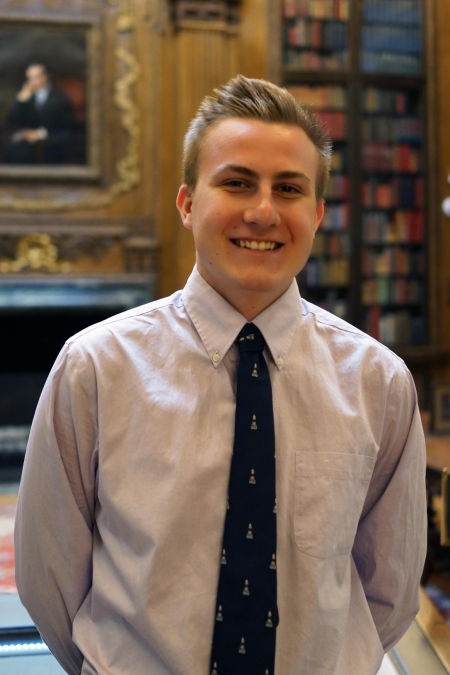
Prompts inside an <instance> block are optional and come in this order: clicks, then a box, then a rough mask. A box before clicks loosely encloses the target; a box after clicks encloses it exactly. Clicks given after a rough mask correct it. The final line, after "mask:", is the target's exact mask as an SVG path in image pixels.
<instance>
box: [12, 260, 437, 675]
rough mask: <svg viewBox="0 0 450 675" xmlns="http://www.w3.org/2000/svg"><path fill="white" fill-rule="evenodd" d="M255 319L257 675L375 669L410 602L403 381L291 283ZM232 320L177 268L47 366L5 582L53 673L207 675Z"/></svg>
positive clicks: (420, 524) (412, 447) (413, 438)
mask: <svg viewBox="0 0 450 675" xmlns="http://www.w3.org/2000/svg"><path fill="white" fill-rule="evenodd" d="M254 323H255V324H256V325H257V326H258V328H259V329H260V330H261V332H262V333H263V335H264V338H265V340H266V359H267V361H268V365H269V369H270V375H271V381H272V390H273V401H274V418H275V435H276V470H277V523H278V535H277V536H278V541H277V575H278V577H277V578H278V606H279V612H280V624H279V627H278V630H277V649H276V668H275V673H276V675H375V673H376V672H377V671H378V668H379V666H380V663H381V661H382V657H383V652H384V651H387V650H388V649H389V648H390V647H391V646H392V645H393V644H394V643H395V642H396V641H397V640H398V639H399V638H400V637H401V636H402V635H403V633H404V632H405V631H406V629H407V628H408V626H409V625H410V623H411V622H412V620H413V617H414V616H415V614H416V612H417V610H418V607H419V597H418V589H419V578H420V574H421V570H422V566H423V562H424V557H425V549H426V504H425V480H424V474H425V444H424V437H423V432H422V427H421V423H420V417H419V412H418V409H417V403H416V393H415V388H414V384H413V381H412V378H411V375H410V373H409V371H408V370H407V368H406V367H405V365H404V363H403V361H401V359H399V358H398V357H397V356H395V355H394V354H393V353H392V352H391V351H389V350H388V349H387V348H386V347H384V346H382V345H380V344H379V343H378V342H376V341H375V340H373V339H372V338H370V337H368V336H367V335H365V334H364V333H362V332H360V331H359V330H357V329H356V328H353V327H352V326H350V325H349V324H347V323H345V322H344V321H342V320H340V319H338V318H336V317H335V316H333V315H332V314H329V313H327V312H326V311H324V310H322V309H319V308H318V307H316V306H314V305H312V304H310V303H308V302H305V301H303V300H301V298H300V296H299V293H298V289H297V286H296V284H295V282H293V283H292V286H291V287H290V288H289V289H288V290H287V291H286V292H285V293H284V295H282V296H281V297H280V298H279V299H278V300H277V301H276V302H275V303H274V304H273V305H271V306H270V307H268V308H267V309H266V310H265V311H264V312H262V313H261V314H260V315H259V316H258V317H257V318H256V319H255V320H254ZM244 324H245V318H244V317H243V316H242V315H241V314H239V313H238V312H237V311H236V310H235V309H234V308H233V307H231V306H230V305H229V304H228V303H227V302H226V301H225V300H224V299H223V298H222V297H221V296H219V295H218V294H217V293H216V291H214V290H213V289H212V288H211V287H210V286H209V285H208V284H207V283H206V282H205V281H204V280H203V279H202V278H201V277H200V275H199V274H198V272H197V271H196V269H194V272H193V273H192V275H191V277H190V278H189V281H188V282H187V284H186V287H185V288H184V290H183V291H180V292H177V293H175V294H174V295H173V296H171V297H169V298H165V299H163V300H158V301H156V302H152V303H150V304H148V305H144V306H143V307H138V308H136V309H133V310H130V311H128V312H125V313H123V314H119V315H118V316H115V317H112V318H110V319H108V320H106V321H103V322H102V323H100V324H97V325H95V326H91V327H90V328H87V329H86V330H84V331H82V332H81V333H79V334H78V335H76V336H75V337H73V338H71V339H70V340H68V341H67V343H66V344H65V346H64V348H63V350H62V351H61V353H60V355H59V357H58V359H57V361H56V363H55V365H54V367H53V370H52V372H51V374H50V377H49V379H48V381H47V384H46V385H45V388H44V391H43V394H42V397H41V400H40V402H39V405H38V409H37V412H36V416H35V420H34V423H33V427H32V431H31V436H30V442H29V447H28V450H27V454H26V460H25V466H24V473H23V479H22V483H21V487H20V494H19V504H18V513H17V520H16V556H17V569H16V574H17V585H18V588H19V593H20V597H21V599H22V601H23V603H24V604H25V606H26V607H27V609H28V611H29V613H30V615H31V617H32V618H33V620H34V621H35V622H36V625H37V626H38V628H39V630H40V631H41V633H42V636H43V638H44V640H45V641H46V642H47V644H48V645H49V647H50V649H51V650H52V652H53V653H54V654H55V656H56V658H57V659H58V660H59V661H60V662H61V664H62V665H63V667H64V668H65V669H66V670H67V672H68V673H70V674H71V675H75V673H80V672H81V673H82V675H208V674H209V657H210V649H211V640H212V634H213V625H214V620H215V610H216V607H215V604H216V590H217V583H218V575H219V566H220V558H221V549H222V534H223V526H224V519H225V510H226V504H227V486H228V476H229V468H230V459H231V452H232V447H233V434H234V414H235V378H236V365H237V359H238V353H237V349H236V346H235V345H234V340H235V338H236V336H237V334H238V333H239V331H240V329H241V328H242V326H243V325H244ZM254 536H255V537H258V536H264V533H262V532H254ZM261 675H264V674H263V673H262V674H261Z"/></svg>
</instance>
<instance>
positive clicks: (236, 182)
mask: <svg viewBox="0 0 450 675" xmlns="http://www.w3.org/2000/svg"><path fill="white" fill-rule="evenodd" d="M224 185H225V186H226V187H231V188H245V187H247V184H246V183H244V181H243V180H241V179H240V178H231V179H230V180H226V181H225V182H224Z"/></svg>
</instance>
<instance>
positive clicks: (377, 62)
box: [361, 51, 422, 75]
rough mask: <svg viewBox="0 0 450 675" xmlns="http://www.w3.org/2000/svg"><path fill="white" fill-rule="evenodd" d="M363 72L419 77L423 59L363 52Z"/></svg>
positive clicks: (413, 56)
mask: <svg viewBox="0 0 450 675" xmlns="http://www.w3.org/2000/svg"><path fill="white" fill-rule="evenodd" d="M361 70H362V71H363V72H364V73H389V74H393V75H395V74H398V75H418V74H419V73H421V72H422V57H421V56H420V55H419V56H417V55H414V54H402V53H397V52H370V51H363V52H362V53H361Z"/></svg>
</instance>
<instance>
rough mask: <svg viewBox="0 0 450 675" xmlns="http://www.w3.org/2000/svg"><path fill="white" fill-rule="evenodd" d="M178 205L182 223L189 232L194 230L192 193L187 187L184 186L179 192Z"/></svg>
mask: <svg viewBox="0 0 450 675" xmlns="http://www.w3.org/2000/svg"><path fill="white" fill-rule="evenodd" d="M176 204H177V209H178V211H179V212H180V216H181V222H182V223H183V225H184V226H185V227H186V228H187V229H188V230H192V193H191V191H190V190H189V188H188V186H187V185H184V184H183V185H182V186H181V187H180V189H179V190H178V195H177V200H176Z"/></svg>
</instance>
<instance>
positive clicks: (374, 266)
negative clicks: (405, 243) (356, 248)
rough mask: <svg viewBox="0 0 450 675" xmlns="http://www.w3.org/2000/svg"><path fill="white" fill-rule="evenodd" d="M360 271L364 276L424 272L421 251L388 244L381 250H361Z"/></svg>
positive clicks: (405, 274)
mask: <svg viewBox="0 0 450 675" xmlns="http://www.w3.org/2000/svg"><path fill="white" fill-rule="evenodd" d="M362 273H363V276H365V277H373V276H377V277H381V276H390V275H395V274H398V275H403V276H408V275H411V274H413V275H416V276H417V275H419V276H423V275H424V274H425V259H424V252H423V251H412V250H408V249H405V248H402V247H401V246H390V247H389V248H385V249H384V250H383V251H381V252H377V251H374V250H370V249H365V250H364V251H363V259H362Z"/></svg>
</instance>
